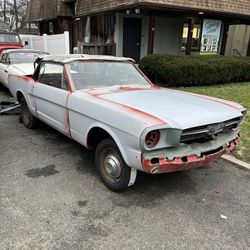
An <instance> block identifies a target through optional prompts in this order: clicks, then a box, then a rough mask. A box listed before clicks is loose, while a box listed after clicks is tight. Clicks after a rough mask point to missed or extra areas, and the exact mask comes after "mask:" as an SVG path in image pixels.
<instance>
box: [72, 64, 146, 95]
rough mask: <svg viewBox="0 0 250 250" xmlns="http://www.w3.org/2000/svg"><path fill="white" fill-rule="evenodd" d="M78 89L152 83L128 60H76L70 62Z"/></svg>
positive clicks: (73, 78)
mask: <svg viewBox="0 0 250 250" xmlns="http://www.w3.org/2000/svg"><path fill="white" fill-rule="evenodd" d="M68 69H69V71H70V74H71V78H72V80H73V83H74V86H75V88H76V90H82V89H91V88H101V87H109V86H117V85H118V86H124V85H126V86H127V85H140V86H150V83H149V82H148V81H147V80H146V79H145V78H144V77H143V75H142V74H141V73H140V72H139V71H138V70H137V69H136V67H135V66H134V65H133V64H131V63H128V62H110V61H91V62H88V61H76V62H72V63H69V64H68Z"/></svg>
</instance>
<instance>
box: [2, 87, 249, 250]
mask: <svg viewBox="0 0 250 250" xmlns="http://www.w3.org/2000/svg"><path fill="white" fill-rule="evenodd" d="M6 96H8V94H7V92H3V91H1V92H0V100H3V99H5V98H6ZM0 145H1V147H0V157H1V158H0V249H11V250H12V249H30V250H35V249H60V250H63V249H65V250H69V249H249V247H250V174H249V173H247V172H244V171H242V170H239V169H237V168H235V167H233V166H232V165H230V164H228V163H225V162H224V161H222V160H221V161H218V162H217V163H215V164H213V165H212V166H211V167H210V168H207V169H196V170H191V171H188V172H179V173H173V174H166V175H158V176H150V175H145V174H141V175H140V177H139V178H138V180H137V182H136V185H135V186H133V187H132V188H130V189H129V190H127V191H126V192H124V193H112V192H110V191H109V190H107V189H106V188H105V187H104V186H103V185H102V184H101V183H100V181H99V179H98V177H97V176H96V174H95V171H94V166H93V156H92V155H91V154H90V153H89V152H87V150H85V149H84V148H83V147H82V146H80V145H79V144H77V143H75V142H73V141H70V140H69V139H67V138H66V137H64V136H63V135H61V134H59V133H57V132H56V131H54V130H53V129H50V128H48V127H47V126H45V125H41V127H40V128H39V129H36V130H28V129H26V128H25V127H24V126H23V124H20V123H19V119H18V116H0ZM221 216H222V217H223V216H225V217H223V218H221Z"/></svg>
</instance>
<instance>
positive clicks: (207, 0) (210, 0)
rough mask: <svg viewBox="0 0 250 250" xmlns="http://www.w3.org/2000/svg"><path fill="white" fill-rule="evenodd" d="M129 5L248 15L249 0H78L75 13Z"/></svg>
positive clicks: (249, 13)
mask: <svg viewBox="0 0 250 250" xmlns="http://www.w3.org/2000/svg"><path fill="white" fill-rule="evenodd" d="M130 5H158V6H160V7H161V6H162V7H166V8H175V9H192V10H197V11H199V10H203V11H209V12H221V13H225V14H235V15H245V16H249V17H250V0H146V1H145V0H116V1H115V0H89V1H86V0H78V1H77V3H76V6H77V8H76V9H77V13H76V14H77V15H84V14H85V15H86V14H88V13H95V12H101V11H107V10H111V9H116V8H124V9H125V8H126V7H128V6H130Z"/></svg>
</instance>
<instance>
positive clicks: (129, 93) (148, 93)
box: [96, 87, 244, 129]
mask: <svg viewBox="0 0 250 250" xmlns="http://www.w3.org/2000/svg"><path fill="white" fill-rule="evenodd" d="M96 96H97V97H98V96H99V97H100V98H102V99H104V100H106V101H110V102H111V103H119V104H120V105H124V106H127V107H129V108H132V109H133V110H139V111H142V112H144V113H147V114H149V115H151V116H153V117H156V118H158V119H160V120H162V121H164V122H165V123H166V124H168V125H169V126H170V127H173V128H179V129H187V128H192V127H198V126H203V125H207V124H213V123H219V122H224V121H226V120H230V119H233V118H236V117H239V116H242V113H241V111H242V110H244V109H243V107H242V106H240V105H239V104H236V103H233V102H229V101H225V102H224V101H223V100H221V99H215V98H210V97H208V96H200V95H195V94H191V93H186V92H181V91H174V90H170V89H165V88H153V87H149V88H144V89H141V88H134V89H133V88H127V89H125V90H124V89H122V88H120V90H118V91H114V92H113V93H112V92H111V93H110V92H105V91H104V92H103V93H102V92H99V93H98V92H97V95H96Z"/></svg>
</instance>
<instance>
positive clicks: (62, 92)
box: [33, 63, 70, 135]
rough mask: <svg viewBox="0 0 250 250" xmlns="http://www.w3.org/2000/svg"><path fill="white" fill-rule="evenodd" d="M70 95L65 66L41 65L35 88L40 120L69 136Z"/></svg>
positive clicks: (34, 93)
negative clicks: (68, 107)
mask: <svg viewBox="0 0 250 250" xmlns="http://www.w3.org/2000/svg"><path fill="white" fill-rule="evenodd" d="M69 94H70V92H69V91H68V90H67V83H65V77H64V72H63V66H62V65H60V64H53V63H44V64H43V65H41V68H40V73H39V77H38V82H37V83H36V84H34V88H33V95H34V97H35V102H36V108H37V115H38V118H39V119H41V120H43V121H44V122H46V123H47V124H49V125H50V126H52V127H54V128H55V129H57V130H59V131H61V132H62V133H64V134H67V135H69V117H68V109H67V101H68V96H69Z"/></svg>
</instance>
